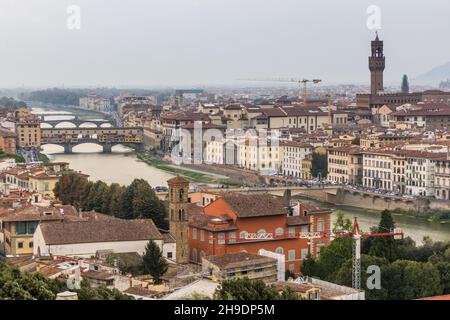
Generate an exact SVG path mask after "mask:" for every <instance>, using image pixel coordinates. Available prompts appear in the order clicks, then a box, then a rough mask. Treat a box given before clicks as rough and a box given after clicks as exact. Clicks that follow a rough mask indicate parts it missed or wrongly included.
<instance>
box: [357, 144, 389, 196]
mask: <svg viewBox="0 0 450 320" xmlns="http://www.w3.org/2000/svg"><path fill="white" fill-rule="evenodd" d="M362 154H363V179H362V182H363V185H364V186H365V187H367V188H373V189H383V190H387V191H393V187H394V184H393V182H392V178H393V170H394V164H393V154H392V152H384V151H363V152H362Z"/></svg>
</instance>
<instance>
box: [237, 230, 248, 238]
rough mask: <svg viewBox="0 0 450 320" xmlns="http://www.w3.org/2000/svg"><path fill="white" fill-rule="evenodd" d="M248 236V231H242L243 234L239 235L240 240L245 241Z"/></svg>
mask: <svg viewBox="0 0 450 320" xmlns="http://www.w3.org/2000/svg"><path fill="white" fill-rule="evenodd" d="M247 235H248V232H247V231H241V232H240V233H239V238H240V239H245V238H247Z"/></svg>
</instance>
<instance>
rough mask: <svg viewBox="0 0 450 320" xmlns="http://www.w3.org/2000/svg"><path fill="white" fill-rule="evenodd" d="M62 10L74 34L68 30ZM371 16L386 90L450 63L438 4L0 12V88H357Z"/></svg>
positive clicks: (234, 3)
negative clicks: (377, 21) (286, 81)
mask: <svg viewBox="0 0 450 320" xmlns="http://www.w3.org/2000/svg"><path fill="white" fill-rule="evenodd" d="M70 5H77V6H79V7H80V9H81V15H80V17H81V29H80V30H69V29H68V28H67V19H68V17H69V14H68V13H67V11H66V10H67V7H68V6H70ZM370 5H377V6H379V7H380V8H381V23H382V29H381V30H380V36H381V37H382V38H383V40H384V41H385V54H386V55H387V56H388V60H387V63H386V72H385V83H386V84H387V85H389V84H395V85H399V84H400V82H401V77H402V75H403V74H408V75H409V76H410V79H414V78H415V77H416V76H418V75H420V74H421V73H424V72H427V71H429V70H430V69H432V68H434V67H436V66H438V65H441V64H445V63H447V62H448V61H449V60H450V57H449V55H448V52H450V43H449V42H448V41H443V38H442V33H441V32H440V31H441V30H442V31H444V30H449V29H450V20H449V19H448V12H449V10H450V3H449V2H446V1H439V0H431V1H426V2H425V1H418V0H413V1H381V0H380V1H373V0H370V1H366V0H363V1H362V0H345V1H339V2H337V1H331V0H329V1H327V0H319V1H297V0H283V1H274V0H265V1H259V0H245V1H238V0H226V1H225V0H217V1H204V0H170V1H167V0H153V1H137V0H130V1H116V0H78V1H75V0H74V1H66V0H63V1H61V0H42V1H39V2H36V1H18V0H2V1H1V3H0V28H1V29H2V30H3V32H2V34H1V35H0V37H1V42H2V44H3V45H2V48H3V50H2V53H1V57H2V58H1V59H0V70H2V73H1V75H0V87H19V86H24V87H47V86H48V87H52V86H66V87H70V86H125V87H131V86H136V87H147V86H148V87H158V86H165V85H179V86H183V85H221V84H223V85H242V82H239V81H237V79H239V78H260V77H294V76H295V77H319V78H321V79H323V80H324V81H323V84H324V85H325V84H338V83H353V84H368V83H369V78H368V70H367V56H368V55H369V50H368V47H367V43H368V41H370V40H373V38H374V30H368V28H367V26H366V21H367V18H368V16H369V15H368V14H367V12H366V10H367V8H368V7H369V6H370ZM400 19H401V23H399V20H400ZM423 57H426V59H423ZM117 75H120V77H117ZM412 84H414V81H412Z"/></svg>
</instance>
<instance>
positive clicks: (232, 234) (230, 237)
mask: <svg viewBox="0 0 450 320" xmlns="http://www.w3.org/2000/svg"><path fill="white" fill-rule="evenodd" d="M228 241H229V242H230V243H235V242H236V232H230V233H228Z"/></svg>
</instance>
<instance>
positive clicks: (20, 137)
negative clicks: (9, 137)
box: [15, 108, 41, 148]
mask: <svg viewBox="0 0 450 320" xmlns="http://www.w3.org/2000/svg"><path fill="white" fill-rule="evenodd" d="M15 130H16V136H17V146H19V147H22V148H38V147H40V145H41V121H40V119H39V117H38V116H36V115H34V114H32V113H31V110H29V109H25V108H22V109H19V110H17V111H15Z"/></svg>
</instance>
